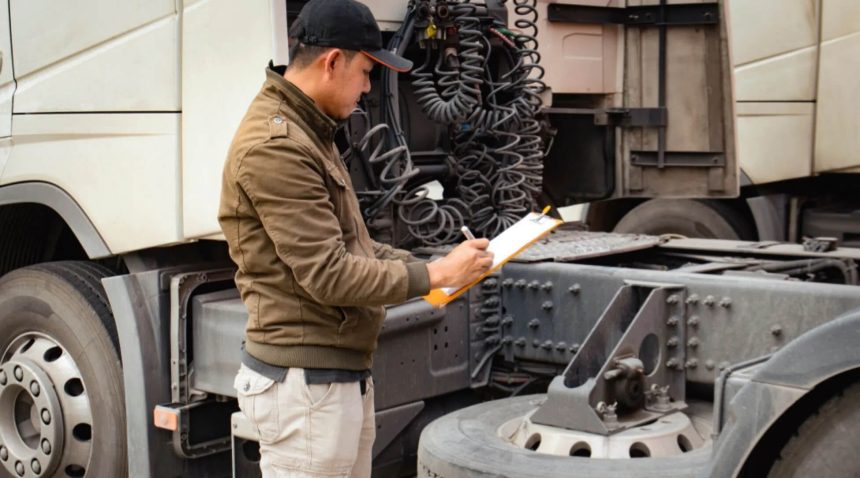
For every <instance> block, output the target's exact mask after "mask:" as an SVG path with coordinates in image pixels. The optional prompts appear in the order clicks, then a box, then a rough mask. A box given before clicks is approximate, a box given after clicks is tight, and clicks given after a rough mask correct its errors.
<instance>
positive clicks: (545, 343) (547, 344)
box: [541, 340, 552, 350]
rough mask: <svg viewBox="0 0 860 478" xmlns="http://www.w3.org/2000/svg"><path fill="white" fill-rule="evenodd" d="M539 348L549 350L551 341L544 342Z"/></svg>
mask: <svg viewBox="0 0 860 478" xmlns="http://www.w3.org/2000/svg"><path fill="white" fill-rule="evenodd" d="M541 347H543V348H544V349H546V350H549V349H551V348H552V340H547V341H546V342H544V343H543V344H542V345H541Z"/></svg>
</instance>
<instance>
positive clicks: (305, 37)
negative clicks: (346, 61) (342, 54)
mask: <svg viewBox="0 0 860 478" xmlns="http://www.w3.org/2000/svg"><path fill="white" fill-rule="evenodd" d="M290 36H291V37H295V38H296V39H298V40H299V41H300V42H302V43H304V44H305V45H316V46H325V47H333V48H343V49H345V50H356V51H360V52H361V53H363V54H365V55H367V56H368V57H369V58H370V59H371V60H373V61H375V62H377V63H379V64H381V65H383V66H386V67H388V68H391V69H392V70H394V71H397V72H400V73H404V72H407V71H409V70H410V69H411V68H412V62H411V61H409V60H407V59H406V58H403V57H401V56H399V55H396V54H394V53H392V52H390V51H388V50H385V49H384V48H383V47H382V33H380V31H379V26H378V25H377V24H376V19H375V18H373V13H371V12H370V9H369V8H367V5H364V4H362V3H359V2H356V1H355V0H311V1H309V2H308V3H307V4H306V5H305V6H304V7H303V8H302V11H301V12H299V16H298V18H296V20H295V21H294V22H293V24H292V26H291V27H290Z"/></svg>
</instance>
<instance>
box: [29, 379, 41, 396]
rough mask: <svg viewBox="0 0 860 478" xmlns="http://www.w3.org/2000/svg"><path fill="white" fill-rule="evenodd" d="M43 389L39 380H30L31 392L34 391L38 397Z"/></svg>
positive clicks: (34, 394)
mask: <svg viewBox="0 0 860 478" xmlns="http://www.w3.org/2000/svg"><path fill="white" fill-rule="evenodd" d="M41 391H42V390H41V389H40V388H39V382H36V381H35V380H33V381H32V382H30V393H32V394H33V396H34V397H38V396H39V393H40V392H41Z"/></svg>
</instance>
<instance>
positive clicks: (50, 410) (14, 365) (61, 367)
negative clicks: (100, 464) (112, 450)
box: [0, 333, 93, 477]
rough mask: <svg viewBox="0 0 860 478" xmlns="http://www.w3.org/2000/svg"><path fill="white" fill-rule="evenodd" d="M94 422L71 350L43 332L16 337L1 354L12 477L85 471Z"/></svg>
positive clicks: (4, 450)
mask: <svg viewBox="0 0 860 478" xmlns="http://www.w3.org/2000/svg"><path fill="white" fill-rule="evenodd" d="M92 423H93V416H92V409H91V407H90V401H89V397H88V395H87V391H86V389H85V388H84V383H83V380H82V378H81V372H80V370H79V369H78V366H77V364H76V363H75V361H74V359H73V358H72V357H71V355H69V354H68V353H67V352H66V350H65V349H64V348H63V347H62V346H61V345H59V343H57V342H56V341H55V340H53V339H51V338H49V337H47V336H45V335H43V334H38V333H27V334H24V335H21V336H19V337H17V338H16V339H15V340H13V341H12V343H11V345H10V346H9V347H8V348H7V349H6V351H5V352H4V353H3V355H2V356H0V465H2V466H3V467H4V468H5V469H6V470H7V471H8V472H9V473H10V474H11V476H13V477H42V476H50V475H51V474H52V473H54V472H55V471H57V474H58V475H60V476H72V477H76V476H84V474H85V473H86V467H87V466H88V465H89V459H90V453H91V449H92V446H91V443H92Z"/></svg>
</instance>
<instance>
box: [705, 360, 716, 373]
mask: <svg viewBox="0 0 860 478" xmlns="http://www.w3.org/2000/svg"><path fill="white" fill-rule="evenodd" d="M715 366H716V364H715V363H714V361H713V360H710V359H708V360H705V368H706V369H708V370H713V369H714V367H715Z"/></svg>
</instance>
